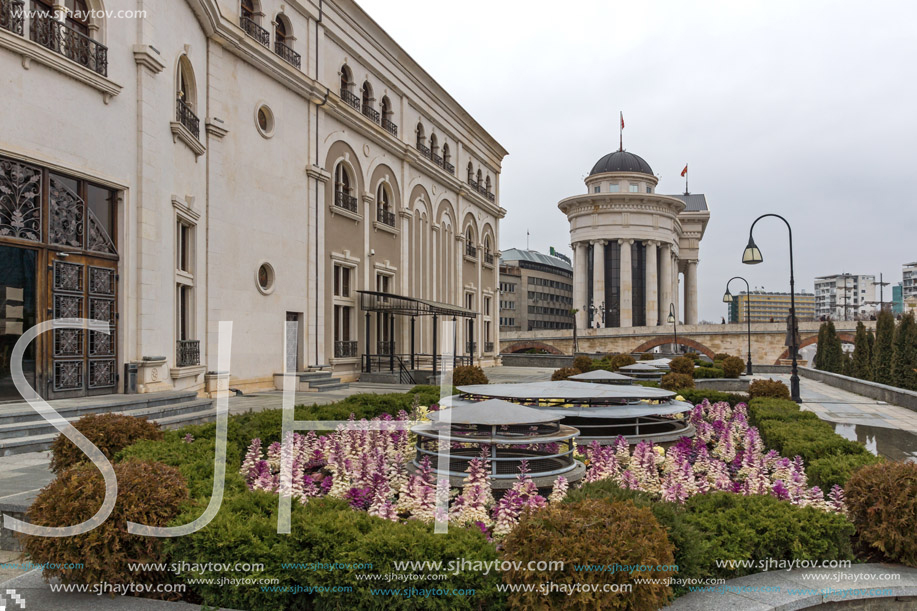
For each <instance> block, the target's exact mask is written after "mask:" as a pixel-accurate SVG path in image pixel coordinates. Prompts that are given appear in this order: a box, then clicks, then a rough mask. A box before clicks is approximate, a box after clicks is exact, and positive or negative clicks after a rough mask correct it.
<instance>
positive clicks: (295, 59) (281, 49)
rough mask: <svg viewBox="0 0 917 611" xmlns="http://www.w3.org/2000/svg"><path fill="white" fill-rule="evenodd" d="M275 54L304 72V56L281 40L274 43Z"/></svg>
mask: <svg viewBox="0 0 917 611" xmlns="http://www.w3.org/2000/svg"><path fill="white" fill-rule="evenodd" d="M274 53H276V54H277V55H279V56H280V57H281V59H283V60H284V61H285V62H287V63H288V64H291V65H293V66H296V67H297V68H299V69H300V70H302V55H300V54H299V53H297V52H296V51H294V50H293V49H292V48H290V47H288V46H287V45H285V44H284V43H282V42H280V41H279V40H275V41H274Z"/></svg>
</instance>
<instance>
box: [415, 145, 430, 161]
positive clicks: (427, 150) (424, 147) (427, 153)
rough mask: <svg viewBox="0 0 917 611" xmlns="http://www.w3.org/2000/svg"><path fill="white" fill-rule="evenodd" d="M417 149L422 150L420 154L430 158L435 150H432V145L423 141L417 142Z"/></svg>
mask: <svg viewBox="0 0 917 611" xmlns="http://www.w3.org/2000/svg"><path fill="white" fill-rule="evenodd" d="M417 150H418V151H420V154H421V155H423V156H424V157H426V158H427V159H430V158H431V155H433V151H431V150H430V147H428V146H427V145H425V144H424V143H423V142H418V143H417Z"/></svg>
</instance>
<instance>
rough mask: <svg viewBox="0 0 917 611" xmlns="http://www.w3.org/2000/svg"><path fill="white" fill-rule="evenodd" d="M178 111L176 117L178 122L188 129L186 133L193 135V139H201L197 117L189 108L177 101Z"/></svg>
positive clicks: (182, 102) (199, 123) (181, 101)
mask: <svg viewBox="0 0 917 611" xmlns="http://www.w3.org/2000/svg"><path fill="white" fill-rule="evenodd" d="M177 102H178V109H177V110H176V115H177V116H178V122H179V123H181V124H182V125H184V126H185V127H187V128H188V131H189V132H191V133H192V134H194V137H195V138H200V137H201V121H200V119H198V118H197V115H196V114H194V111H193V110H191V107H190V106H188V105H187V104H185V102H184V101H183V100H177Z"/></svg>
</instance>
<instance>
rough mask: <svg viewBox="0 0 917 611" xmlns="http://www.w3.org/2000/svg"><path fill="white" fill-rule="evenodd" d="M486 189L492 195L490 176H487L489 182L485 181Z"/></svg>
mask: <svg viewBox="0 0 917 611" xmlns="http://www.w3.org/2000/svg"><path fill="white" fill-rule="evenodd" d="M484 188H485V189H486V190H487V192H488V193H490V174H488V175H487V180H485V181H484Z"/></svg>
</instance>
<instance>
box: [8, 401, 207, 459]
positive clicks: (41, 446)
mask: <svg viewBox="0 0 917 611" xmlns="http://www.w3.org/2000/svg"><path fill="white" fill-rule="evenodd" d="M111 413H126V415H130V416H140V417H147V418H148V419H149V420H151V421H152V422H156V423H157V424H159V425H160V426H161V427H162V428H164V429H175V428H180V427H182V426H185V425H188V424H201V423H204V422H212V421H214V420H215V419H216V410H215V409H214V407H213V400H211V399H199V400H196V401H193V402H189V401H183V402H180V403H177V404H175V405H171V406H161V405H157V406H154V407H151V408H148V409H145V410H129V411H127V412H111ZM77 419H79V417H77V418H73V419H71V421H73V420H77ZM6 426H7V427H9V425H6ZM57 436H58V433H57V430H56V429H55V428H54V427H53V426H51V425H49V424H48V423H47V422H45V421H44V420H42V421H41V422H38V423H25V424H24V426H23V428H21V429H19V430H18V431H17V430H15V429H12V428H6V429H4V430H3V435H2V436H0V456H10V455H12V454H23V453H25V452H41V451H44V450H47V449H48V448H50V447H51V444H52V443H54V440H55V439H56V438H57Z"/></svg>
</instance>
